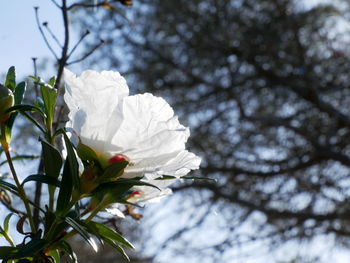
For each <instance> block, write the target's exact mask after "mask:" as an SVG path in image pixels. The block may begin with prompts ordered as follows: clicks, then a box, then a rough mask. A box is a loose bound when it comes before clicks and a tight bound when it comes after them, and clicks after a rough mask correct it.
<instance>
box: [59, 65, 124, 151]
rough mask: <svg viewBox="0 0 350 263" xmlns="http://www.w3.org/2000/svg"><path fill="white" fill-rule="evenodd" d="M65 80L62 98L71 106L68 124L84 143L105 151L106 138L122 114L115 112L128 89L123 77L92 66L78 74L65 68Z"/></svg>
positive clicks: (112, 132) (114, 130)
mask: <svg viewBox="0 0 350 263" xmlns="http://www.w3.org/2000/svg"><path fill="white" fill-rule="evenodd" d="M64 80H65V83H66V84H67V85H66V93H65V95H64V100H65V102H66V104H67V106H68V108H69V110H70V113H69V115H68V117H69V119H70V122H69V123H68V124H67V125H68V127H71V128H73V129H74V130H75V131H76V132H77V134H79V136H80V139H81V140H82V142H83V143H85V144H87V145H89V146H90V147H92V148H93V149H95V150H96V151H98V152H104V151H105V144H106V142H108V141H110V138H111V136H112V135H113V134H114V133H115V132H116V130H117V129H118V127H119V125H120V122H121V121H122V116H120V115H118V114H115V113H116V111H117V108H118V105H119V102H120V100H121V99H122V98H123V97H125V96H127V95H128V93H129V88H128V86H127V84H126V81H125V79H124V78H123V77H122V76H121V75H120V74H119V73H118V72H112V71H102V72H101V73H99V72H96V71H92V70H87V71H84V72H83V73H82V75H81V76H80V77H77V76H76V75H75V74H73V73H72V72H70V71H69V70H67V69H65V71H64ZM111 119H113V121H111Z"/></svg>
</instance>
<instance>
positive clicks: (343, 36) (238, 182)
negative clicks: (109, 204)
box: [0, 0, 350, 263]
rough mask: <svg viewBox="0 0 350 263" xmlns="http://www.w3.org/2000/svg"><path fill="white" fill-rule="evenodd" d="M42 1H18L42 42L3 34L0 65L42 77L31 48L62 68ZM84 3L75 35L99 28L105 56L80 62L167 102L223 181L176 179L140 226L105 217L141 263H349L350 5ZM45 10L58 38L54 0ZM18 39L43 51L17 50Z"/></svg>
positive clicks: (280, 0) (229, 0)
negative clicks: (53, 53) (47, 39)
mask: <svg viewBox="0 0 350 263" xmlns="http://www.w3.org/2000/svg"><path fill="white" fill-rule="evenodd" d="M5 2H6V3H5V4H4V3H2V5H3V6H5V7H6V5H8V6H10V5H11V3H10V2H12V1H5ZM14 2H16V1H14ZM17 2H19V1H17ZM34 2H35V1H33V3H34ZM58 2H59V1H58ZM77 2H78V1H77ZM126 2H127V4H129V3H130V4H131V3H132V4H133V5H132V6H128V5H125V4H126ZM33 3H30V1H28V3H26V4H25V5H26V8H24V7H21V6H20V5H18V6H17V8H18V9H19V10H21V12H23V14H25V15H23V17H22V19H24V18H31V19H32V22H33V28H34V29H33V31H31V32H30V37H29V38H30V39H31V38H32V36H35V38H38V40H37V41H36V42H35V43H41V44H33V43H31V42H29V44H26V43H27V42H25V41H24V42H22V43H21V44H20V45H19V46H13V47H12V51H11V53H9V52H8V51H6V50H7V48H4V45H5V44H4V43H7V42H6V38H5V39H4V38H2V39H3V41H2V43H1V45H0V48H1V49H2V50H1V51H0V55H1V56H3V55H4V54H5V53H7V56H6V58H8V59H9V61H10V63H11V64H9V62H6V61H7V60H5V59H0V60H2V62H1V64H0V65H1V71H2V72H5V71H6V70H7V64H8V66H10V65H12V64H14V65H15V66H16V67H17V68H19V69H20V70H21V72H23V75H22V77H24V76H26V75H30V74H32V72H33V69H32V67H31V63H32V61H31V60H30V57H32V56H36V57H37V62H38V71H39V75H40V76H47V75H50V74H51V75H52V74H54V72H55V70H54V67H55V60H54V58H52V57H50V53H49V50H48V49H47V48H46V47H45V46H43V48H38V47H41V46H42V45H43V44H42V41H43V40H40V34H39V31H38V29H37V28H36V26H35V16H34V12H33V11H32V9H30V8H32V7H30V8H29V5H32V6H33ZM79 3H81V5H80V6H79V7H78V8H76V9H74V10H72V12H71V13H70V21H71V26H70V30H71V32H72V38H73V40H76V41H79V39H80V36H82V35H84V34H86V32H87V30H88V31H89V35H88V36H87V37H86V38H84V40H83V41H82V42H81V44H80V45H79V47H78V49H77V50H78V53H79V52H80V53H81V54H83V56H84V54H88V53H89V52H90V51H94V52H92V53H91V55H89V56H88V57H87V58H86V59H84V60H82V61H79V63H77V64H75V65H74V66H72V67H69V68H70V69H72V70H74V71H75V72H77V73H79V72H81V71H82V70H85V69H88V68H89V69H94V70H105V69H108V70H116V71H120V72H121V73H122V74H123V75H124V76H125V77H126V78H127V81H128V84H129V87H130V91H131V93H139V92H151V93H154V94H156V95H159V96H163V97H164V98H166V100H167V101H168V102H169V103H170V104H171V105H172V106H173V108H174V110H175V112H176V113H177V114H178V115H179V118H180V120H181V122H182V123H183V124H185V125H187V126H189V127H190V129H191V137H190V140H189V142H188V144H187V148H188V149H189V150H191V151H193V152H195V153H196V154H198V155H199V156H201V157H202V159H203V160H202V167H201V169H200V170H199V171H196V172H193V173H192V175H193V176H204V177H208V178H211V179H215V181H209V180H196V181H184V182H181V183H178V184H177V185H175V186H174V187H173V191H174V194H173V195H172V196H170V197H167V198H165V199H163V200H162V201H161V202H160V203H159V204H150V205H147V206H146V207H145V208H142V209H138V210H137V212H138V213H141V214H142V215H143V217H142V218H141V219H139V220H135V219H133V218H131V217H127V219H125V220H119V219H115V218H110V217H108V216H107V215H106V217H103V218H101V220H105V221H106V223H107V222H108V223H110V224H115V225H116V227H117V229H118V231H120V232H123V233H124V234H125V235H126V236H128V237H129V239H131V241H133V242H135V244H136V248H137V249H136V251H134V252H131V253H134V254H133V258H134V259H132V262H135V263H136V262H143V263H148V262H149V263H169V262H171V263H184V262H186V263H199V262H200V263H213V262H220V263H233V262H259V263H260V262H276V263H277V262H278V263H287V262H290V263H292V262H300V263H304V262H305V263H306V262H331V261H332V262H349V260H350V253H349V252H348V251H349V246H350V203H349V197H350V76H349V73H350V61H349V56H350V49H349V47H350V45H349V44H350V20H349V19H350V4H349V2H348V1H347V0H333V1H317V0H313V1H310V0H294V1H293V0H259V1H257V0H192V1H188V0H176V1H161V0H134V1H122V0H120V1H108V4H100V5H98V4H99V3H103V2H99V1H81V2H79ZM106 3H107V2H106ZM36 4H38V5H39V6H43V7H40V8H43V11H41V16H42V22H44V21H48V23H49V25H50V26H52V28H51V30H53V31H54V32H55V34H57V35H58V36H61V34H62V24H61V23H62V22H61V21H60V13H59V12H58V13H57V11H56V9H55V5H54V4H53V3H52V2H50V1H46V3H41V1H36ZM123 4H124V5H123ZM27 6H28V8H27ZM45 8H48V9H45ZM45 10H46V11H45ZM11 21H12V22H11V26H16V28H17V29H16V30H18V31H16V30H15V31H11V32H10V33H13V34H15V35H18V34H21V33H20V32H22V31H20V30H21V29H20V27H21V24H22V22H21V18H18V19H16V21H13V20H11ZM5 33H6V34H10V33H9V31H8V28H7V27H2V28H1V35H0V37H3V36H4V35H6V34H5ZM101 40H103V42H104V44H103V45H99V46H98V48H96V49H95V47H96V45H98V43H100V41H101ZM12 43H13V42H12ZM21 45H23V47H26V48H28V46H29V47H30V50H32V52H33V55H31V54H30V53H31V51H26V54H27V56H28V58H24V57H23V56H21V57H19V58H18V60H17V58H16V59H15V58H14V56H11V54H12V53H13V54H16V52H17V51H16V50H15V47H16V48H17V49H19V50H20V49H22V48H21ZM1 46H2V47H1ZM53 46H54V45H53ZM73 46H74V45H73ZM54 49H55V50H56V49H58V50H59V46H58V47H54ZM38 50H40V52H38ZM35 52H36V53H35ZM34 53H35V54H34ZM4 58H5V55H4ZM24 60H25V61H26V62H23V61H24ZM6 63H7V64H6ZM22 63H24V64H22ZM25 63H27V64H25ZM22 65H23V67H22V68H21V66H22ZM19 129H23V133H22V132H19V134H20V136H21V137H22V138H23V137H24V134H26V133H24V129H25V127H19ZM32 135H33V134H32ZM24 141H26V139H25V140H24ZM23 145H24V146H23ZM22 147H25V143H24V144H22ZM0 211H1V210H0ZM74 243H75V245H76V247H77V248H78V252H79V253H78V257H79V256H80V257H81V258H82V261H81V262H96V261H97V260H98V261H99V262H101V263H102V262H122V260H121V259H118V258H117V256H118V255H116V254H113V253H112V254H111V253H110V251H109V250H108V247H106V248H105V249H104V250H102V251H101V252H100V253H99V254H97V255H94V254H89V251H88V248H86V249H85V245H84V244H83V243H80V241H79V240H76V241H75V242H74Z"/></svg>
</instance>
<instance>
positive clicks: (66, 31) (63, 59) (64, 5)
mask: <svg viewBox="0 0 350 263" xmlns="http://www.w3.org/2000/svg"><path fill="white" fill-rule="evenodd" d="M61 13H62V17H63V26H64V43H63V48H62V53H61V58H60V59H57V60H58V62H59V66H58V71H57V78H56V83H55V88H56V89H59V87H60V85H61V79H62V74H63V69H64V67H65V66H66V65H67V60H68V46H69V23H68V9H67V0H62V7H61Z"/></svg>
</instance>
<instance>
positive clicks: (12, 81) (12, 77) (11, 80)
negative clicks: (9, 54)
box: [5, 66, 16, 91]
mask: <svg viewBox="0 0 350 263" xmlns="http://www.w3.org/2000/svg"><path fill="white" fill-rule="evenodd" d="M5 87H7V88H9V89H10V90H12V91H15V88H16V70H15V67H14V66H12V67H10V68H9V69H8V71H7V75H6V80H5Z"/></svg>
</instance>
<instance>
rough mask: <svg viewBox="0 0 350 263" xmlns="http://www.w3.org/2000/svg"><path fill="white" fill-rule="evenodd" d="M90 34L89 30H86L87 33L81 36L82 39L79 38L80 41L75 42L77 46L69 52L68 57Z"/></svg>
mask: <svg viewBox="0 0 350 263" xmlns="http://www.w3.org/2000/svg"><path fill="white" fill-rule="evenodd" d="M89 34H90V31H89V30H86V31H85V33H84V34H83V35H82V36H81V37H80V39H79V40H78V42H77V43H76V44H75V46H74V47H73V48H72V50H71V51H70V52H69V54H68V58H69V57H70V56H71V55H72V54H73V53H74V51H75V50H76V48H77V47H78V46H79V45H80V43H81V42H82V41H83V40H84V38H85V37H86V36H87V35H89Z"/></svg>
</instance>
